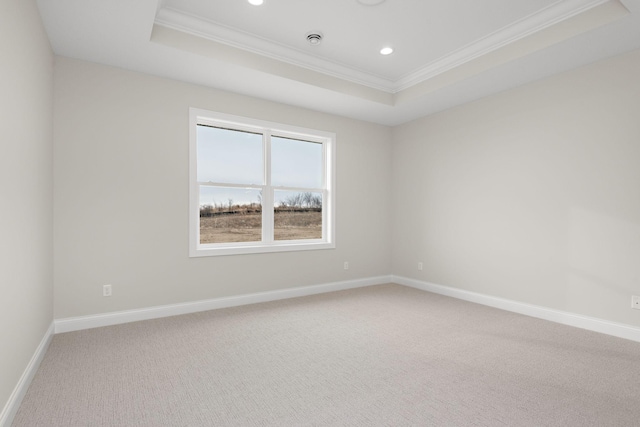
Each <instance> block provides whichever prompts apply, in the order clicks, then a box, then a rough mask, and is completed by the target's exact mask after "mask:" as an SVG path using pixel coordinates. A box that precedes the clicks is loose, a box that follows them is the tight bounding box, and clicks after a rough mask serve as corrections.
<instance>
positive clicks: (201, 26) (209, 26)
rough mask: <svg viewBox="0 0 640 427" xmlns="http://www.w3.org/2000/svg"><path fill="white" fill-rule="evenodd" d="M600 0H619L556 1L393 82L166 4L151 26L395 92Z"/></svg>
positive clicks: (602, 1) (608, 0)
mask: <svg viewBox="0 0 640 427" xmlns="http://www.w3.org/2000/svg"><path fill="white" fill-rule="evenodd" d="M605 3H620V2H619V0H559V1H557V2H555V3H553V4H552V5H550V6H548V7H545V8H543V9H541V10H539V11H538V12H535V13H533V14H531V15H528V16H526V17H524V18H522V19H520V20H518V21H516V22H514V23H512V24H510V25H507V26H505V27H503V28H501V29H499V30H497V31H495V32H493V33H491V34H489V35H487V36H484V37H482V38H479V39H477V40H475V41H473V42H471V43H469V44H467V45H465V46H463V47H461V48H460V49H457V50H455V51H453V52H451V53H449V54H447V55H445V56H442V57H440V58H438V59H437V60H435V61H432V62H431V63H429V64H427V65H425V66H424V67H422V68H420V69H418V70H416V71H413V72H411V73H409V74H406V75H405V76H403V77H401V78H400V79H398V80H395V81H393V80H391V79H386V78H384V77H381V76H378V75H375V74H372V73H367V72H365V71H362V70H358V69H355V68H352V67H349V66H347V65H345V64H339V63H336V62H332V61H328V60H326V59H322V58H318V57H315V56H313V55H309V54H308V53H306V52H303V51H301V50H298V49H294V48H291V47H288V46H285V45H283V44H280V43H276V42H273V41H270V40H267V39H265V38H262V37H259V36H256V35H254V34H250V33H247V32H243V31H238V30H236V29H233V28H230V27H227V26H224V25H221V24H219V23H216V22H213V21H210V20H206V19H203V18H201V17H197V16H194V15H192V14H188V13H184V12H182V11H179V10H176V9H172V8H161V9H160V10H158V12H157V14H156V18H155V24H156V25H159V26H162V27H166V28H169V29H173V30H177V31H181V32H184V33H187V34H190V35H193V36H196V37H201V38H204V39H208V40H212V41H215V42H218V43H222V44H225V45H228V46H231V47H234V48H237V49H242V50H244V51H248V52H250V53H253V54H256V55H260V56H263V57H266V58H270V59H273V60H277V61H281V62H284V63H287V64H290V65H294V66H298V67H302V68H306V69H309V70H312V71H315V72H318V73H322V74H325V75H328V76H332V77H335V78H338V79H342V80H345V81H349V82H352V83H357V84H360V85H363V86H367V87H370V88H372V89H376V90H379V91H383V92H387V93H390V94H397V93H399V92H402V91H405V90H407V89H410V88H411V87H413V86H415V85H417V84H419V83H422V82H425V81H427V80H430V79H432V78H434V77H436V76H439V75H441V74H444V73H446V72H448V71H450V70H452V69H455V68H457V67H459V66H461V65H464V64H466V63H469V62H471V61H473V60H475V59H478V58H480V57H482V56H484V55H487V54H489V53H491V52H494V51H496V50H498V49H500V48H502V47H505V46H507V45H510V44H512V43H514V42H517V41H519V40H521V39H523V38H525V37H528V36H531V35H533V34H535V33H538V32H540V31H542V30H545V29H547V28H549V27H551V26H553V25H556V24H558V23H560V22H563V21H566V20H568V19H570V18H573V17H575V16H577V15H580V14H582V13H584V12H587V11H589V10H591V9H593V8H595V7H598V6H601V5H603V4H605ZM557 37H562V36H557ZM561 40H562V39H559V40H558V41H561Z"/></svg>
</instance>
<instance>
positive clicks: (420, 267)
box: [418, 262, 422, 271]
mask: <svg viewBox="0 0 640 427" xmlns="http://www.w3.org/2000/svg"><path fill="white" fill-rule="evenodd" d="M418 270H420V271H422V263H421V262H419V263H418Z"/></svg>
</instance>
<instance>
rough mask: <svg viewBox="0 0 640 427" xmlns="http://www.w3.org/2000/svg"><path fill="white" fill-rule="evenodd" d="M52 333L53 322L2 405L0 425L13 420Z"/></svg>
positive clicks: (3, 426)
mask: <svg viewBox="0 0 640 427" xmlns="http://www.w3.org/2000/svg"><path fill="white" fill-rule="evenodd" d="M53 334H54V324H53V322H52V323H51V325H50V326H49V329H47V332H45V334H44V337H42V341H40V344H39V345H38V348H36V351H35V353H34V354H33V356H32V357H31V360H30V361H29V364H28V365H27V367H26V368H25V370H24V372H23V373H22V376H21V377H20V380H19V381H18V384H17V385H16V387H15V388H14V389H13V392H12V393H11V396H9V400H8V401H7V404H6V405H5V406H4V409H3V410H2V412H0V427H9V426H10V425H11V423H12V422H13V418H14V417H15V416H16V413H17V412H18V408H20V404H21V403H22V399H24V396H25V394H26V393H27V389H28V388H29V384H31V380H32V379H33V376H34V375H35V374H36V371H37V370H38V367H39V366H40V362H42V358H43V357H44V354H45V353H46V352H47V348H49V343H50V342H51V339H52V338H53Z"/></svg>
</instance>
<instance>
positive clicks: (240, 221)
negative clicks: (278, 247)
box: [200, 186, 262, 244]
mask: <svg viewBox="0 0 640 427" xmlns="http://www.w3.org/2000/svg"><path fill="white" fill-rule="evenodd" d="M261 240H262V195H261V191H260V190H256V189H254V188H247V189H245V188H226V187H208V186H200V243H201V244H205V243H230V242H259V241H261Z"/></svg>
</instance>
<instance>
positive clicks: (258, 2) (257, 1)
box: [248, 0, 264, 6]
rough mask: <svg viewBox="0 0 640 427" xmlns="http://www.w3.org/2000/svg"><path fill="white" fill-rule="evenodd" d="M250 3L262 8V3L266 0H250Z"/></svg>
mask: <svg viewBox="0 0 640 427" xmlns="http://www.w3.org/2000/svg"><path fill="white" fill-rule="evenodd" d="M248 1H249V3H251V4H252V5H254V6H260V5H261V4H262V3H264V0H248Z"/></svg>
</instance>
